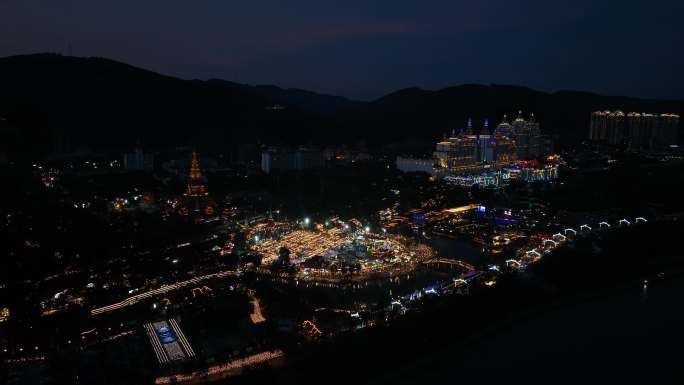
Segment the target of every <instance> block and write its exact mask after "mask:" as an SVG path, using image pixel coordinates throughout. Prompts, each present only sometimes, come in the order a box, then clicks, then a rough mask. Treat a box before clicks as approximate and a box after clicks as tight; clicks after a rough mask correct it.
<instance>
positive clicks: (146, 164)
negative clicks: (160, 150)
mask: <svg viewBox="0 0 684 385" xmlns="http://www.w3.org/2000/svg"><path fill="white" fill-rule="evenodd" d="M123 161H124V162H123V165H124V168H125V169H126V170H131V171H147V172H150V171H152V169H154V155H152V154H145V153H143V150H142V148H140V146H138V147H136V148H135V152H133V153H127V154H124V159H123Z"/></svg>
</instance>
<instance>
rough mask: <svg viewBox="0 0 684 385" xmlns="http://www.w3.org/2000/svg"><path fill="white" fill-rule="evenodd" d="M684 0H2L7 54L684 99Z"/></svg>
mask: <svg viewBox="0 0 684 385" xmlns="http://www.w3.org/2000/svg"><path fill="white" fill-rule="evenodd" d="M683 15H684V1H683V0H667V1H665V0H663V1H659V0H650V1H647V0H638V1H637V0H625V1H601V0H595V1H589V0H575V1H553V0H551V1H524V0H523V1H515V0H491V1H487V0H480V1H476V0H472V1H458V0H452V1H441V0H428V1H418V0H416V1H402V0H394V1H350V0H348V1H325V0H318V1H310V0H295V1H275V0H272V1H260V0H251V1H231V0H199V1H190V0H182V1H180V0H163V1H162V0H135V1H133V0H116V1H99V0H58V1H55V0H0V56H7V55H14V54H24V53H35V52H62V53H67V47H68V45H69V42H71V44H72V47H73V53H74V54H75V55H77V56H103V57H108V58H112V59H116V60H120V61H124V62H128V63H130V64H133V65H136V66H140V67H144V68H148V69H152V70H155V71H159V72H162V73H165V74H169V75H175V76H179V77H182V78H200V79H207V78H212V77H215V78H223V79H227V80H233V81H238V82H243V83H250V84H277V85H280V86H285V87H299V88H305V89H310V90H314V91H320V92H326V93H333V94H340V95H345V96H348V97H352V98H358V99H373V98H376V97H379V96H382V95H383V94H386V93H388V92H391V91H395V90H397V89H400V88H404V87H411V86H419V87H423V88H430V89H435V88H440V87H445V86H449V85H457V84H461V83H506V84H519V85H526V86H529V87H533V88H537V89H541V90H547V91H553V90H559V89H577V90H587V91H595V92H599V93H605V94H621V95H632V96H642V97H654V98H681V99H684V76H683V75H684V49H683V47H684V23H683V21H684V17H683Z"/></svg>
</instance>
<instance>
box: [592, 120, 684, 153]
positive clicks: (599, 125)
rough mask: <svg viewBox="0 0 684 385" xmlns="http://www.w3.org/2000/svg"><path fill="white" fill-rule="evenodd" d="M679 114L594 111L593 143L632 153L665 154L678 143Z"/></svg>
mask: <svg viewBox="0 0 684 385" xmlns="http://www.w3.org/2000/svg"><path fill="white" fill-rule="evenodd" d="M678 130H679V115H677V114H653V113H646V112H628V113H624V112H622V111H619V110H617V111H608V110H606V111H595V112H593V113H592V114H591V122H590V125H589V139H590V140H591V141H592V142H595V143H599V144H604V145H609V146H613V147H618V148H626V149H629V150H631V151H656V152H658V151H663V150H667V149H668V148H669V147H670V146H673V145H676V143H677V131H678Z"/></svg>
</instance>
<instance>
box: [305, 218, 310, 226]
mask: <svg viewBox="0 0 684 385" xmlns="http://www.w3.org/2000/svg"><path fill="white" fill-rule="evenodd" d="M310 221H311V220H310V219H309V217H306V218H304V224H305V225H307V226H308V225H309V222H310Z"/></svg>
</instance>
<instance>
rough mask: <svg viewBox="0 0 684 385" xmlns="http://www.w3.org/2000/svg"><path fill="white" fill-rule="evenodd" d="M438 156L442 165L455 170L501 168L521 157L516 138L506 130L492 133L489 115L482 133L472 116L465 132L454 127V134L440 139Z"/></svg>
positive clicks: (444, 168)
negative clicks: (517, 152)
mask: <svg viewBox="0 0 684 385" xmlns="http://www.w3.org/2000/svg"><path fill="white" fill-rule="evenodd" d="M434 158H435V162H436V164H437V166H438V168H439V169H441V170H444V171H448V172H449V173H451V174H462V173H473V172H480V171H483V170H487V169H498V168H501V167H504V166H507V165H508V164H509V163H510V162H513V161H515V160H516V159H517V158H516V148H515V143H514V141H513V140H511V139H510V138H509V137H508V136H506V135H503V134H502V133H499V132H496V131H495V132H494V133H490V128H489V120H488V119H485V120H484V125H483V127H482V129H481V130H480V133H479V134H475V133H474V131H473V122H472V119H468V122H467V130H466V132H465V133H459V134H456V130H454V131H452V134H451V137H449V138H445V139H444V140H442V141H441V142H439V143H437V146H436V149H435V152H434Z"/></svg>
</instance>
